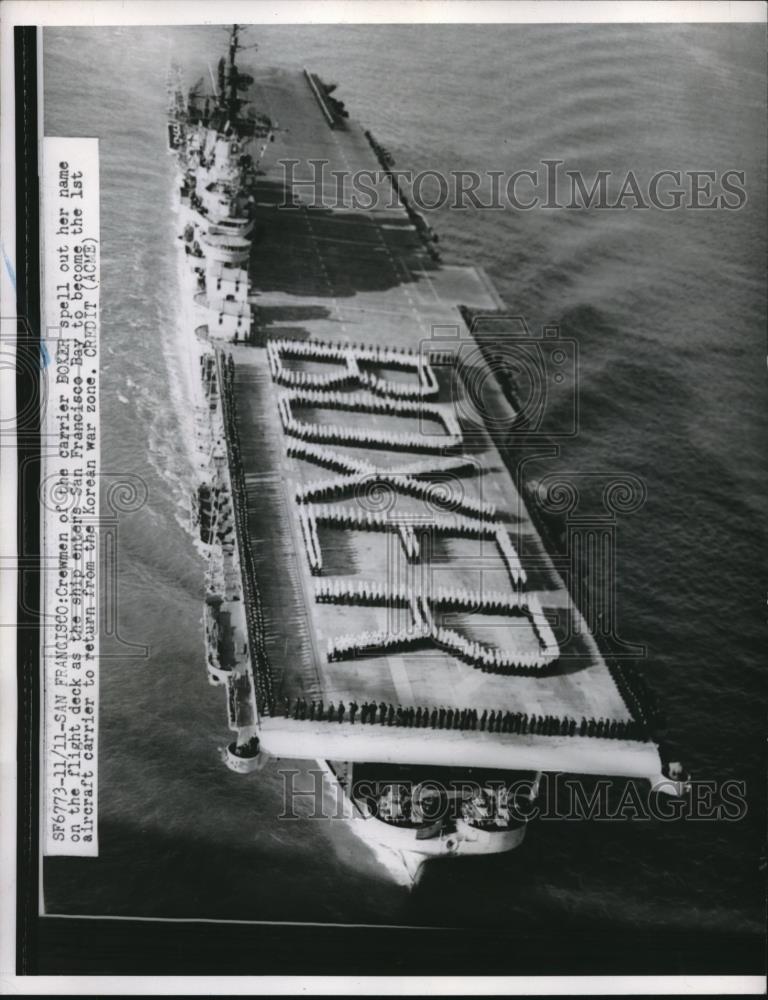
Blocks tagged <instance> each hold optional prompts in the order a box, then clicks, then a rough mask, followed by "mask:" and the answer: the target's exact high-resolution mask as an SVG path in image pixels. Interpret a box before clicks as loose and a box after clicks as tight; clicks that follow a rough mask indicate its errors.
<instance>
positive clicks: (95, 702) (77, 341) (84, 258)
mask: <svg viewBox="0 0 768 1000" xmlns="http://www.w3.org/2000/svg"><path fill="white" fill-rule="evenodd" d="M42 198H43V213H42V214H43V230H42V240H43V245H44V249H43V289H44V317H45V320H44V331H45V332H44V339H45V343H44V345H43V352H42V355H43V356H42V360H41V364H42V365H43V366H44V376H45V381H46V397H45V398H46V405H45V412H44V415H43V418H42V447H43V454H44V464H43V470H42V477H41V483H42V486H41V500H42V503H41V516H42V517H43V524H42V535H43V547H42V555H43V561H42V569H43V577H42V584H41V586H42V592H43V599H44V604H43V615H44V618H43V621H44V627H43V629H42V636H41V642H42V662H43V672H44V678H43V680H44V735H43V741H44V745H43V757H44V763H43V767H42V768H41V770H42V772H43V782H42V796H43V802H42V804H41V810H40V811H41V823H42V824H43V850H44V853H45V854H46V855H76V856H80V857H96V856H97V855H98V853H99V843H98V727H99V659H98V658H99V635H98V628H99V585H98V565H99V535H98V529H99V468H100V464H99V423H98V417H99V409H98V403H99V283H100V281H99V279H100V242H99V239H100V236H99V146H98V140H97V139H69V138H66V139H65V138H45V139H44V140H43V177H42Z"/></svg>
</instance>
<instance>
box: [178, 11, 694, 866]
mask: <svg viewBox="0 0 768 1000" xmlns="http://www.w3.org/2000/svg"><path fill="white" fill-rule="evenodd" d="M239 39H240V29H239V28H238V27H237V26H235V27H234V28H233V29H232V31H231V33H230V40H229V52H228V57H225V58H222V60H220V62H219V65H218V79H217V77H216V75H215V74H214V73H213V72H212V71H211V72H210V79H211V84H212V91H213V92H212V93H211V94H208V95H207V96H204V95H203V94H202V92H201V85H202V84H201V83H199V84H197V85H196V86H195V87H194V88H192V90H191V91H190V92H188V93H186V94H185V93H184V91H183V89H182V88H181V87H180V86H175V87H174V88H172V99H171V108H170V114H169V126H168V129H169V133H168V134H169V146H170V149H171V151H172V152H173V153H174V155H175V157H176V161H177V164H178V170H179V177H178V186H177V190H178V196H179V213H180V214H179V221H180V232H179V240H180V244H179V245H180V247H181V255H182V259H183V268H182V270H183V289H184V291H183V294H184V296H185V306H188V308H189V313H188V316H189V326H190V334H191V335H192V333H193V331H194V335H196V338H197V340H196V343H197V345H198V347H199V353H200V377H201V384H202V387H203V397H204V404H203V411H204V419H203V420H202V422H201V428H202V431H201V433H202V437H201V446H202V447H203V448H204V451H205V461H204V475H203V477H202V480H201V483H200V486H199V489H198V493H197V496H196V498H195V508H196V512H197V525H198V531H199V535H200V539H201V541H202V542H203V544H204V546H205V549H206V553H207V557H208V570H207V577H206V584H207V596H206V603H205V615H204V623H205V643H206V655H207V670H208V677H209V680H210V682H211V683H212V684H214V685H220V686H222V687H223V688H224V689H225V691H226V695H227V711H228V720H229V726H230V729H231V730H232V731H233V733H234V734H235V735H234V739H233V740H232V741H231V743H230V744H229V746H228V748H227V750H226V753H225V759H226V763H227V764H228V766H229V767H231V768H232V769H234V770H236V771H241V772H250V771H253V770H256V769H258V768H260V767H261V766H262V765H263V763H264V759H265V756H272V757H283V758H307V759H316V760H318V761H320V762H321V763H322V766H323V768H324V769H325V771H326V773H327V775H328V777H329V780H331V781H332V782H334V783H335V784H336V786H337V787H338V788H340V789H342V791H343V793H344V796H345V798H344V801H345V804H346V808H347V810H348V816H349V818H350V820H351V825H352V826H353V828H355V830H356V832H358V833H359V834H360V835H361V836H362V837H364V839H367V840H369V841H375V842H376V843H378V844H381V845H383V846H385V847H387V848H389V849H391V850H392V851H393V852H395V853H397V854H398V855H399V856H400V857H402V858H403V860H404V861H405V862H406V864H407V865H408V866H409V868H410V869H411V870H415V867H416V866H415V864H414V859H415V860H416V861H418V860H420V859H424V858H427V857H431V856H445V855H464V854H479V853H489V852H496V851H506V850H510V849H511V848H514V847H516V846H517V845H518V844H519V843H520V842H521V841H522V839H523V836H524V834H525V829H526V823H525V818H524V816H523V815H522V810H521V809H519V808H517V807H518V806H519V805H520V802H519V795H520V792H519V787H521V785H522V786H525V782H522V783H521V782H520V781H518V780H517V779H520V778H526V779H529V783H528V785H527V788H528V793H527V797H528V798H530V797H531V796H535V794H536V787H537V782H538V779H539V777H540V776H541V774H542V773H543V772H550V771H555V772H568V773H573V774H582V775H617V776H626V777H632V778H638V779H643V780H644V781H648V782H650V783H651V784H652V785H655V784H657V783H658V782H661V781H662V780H663V774H666V775H667V776H668V775H669V771H668V769H663V768H662V761H661V758H660V755H659V749H658V747H657V745H656V743H655V742H654V739H653V736H652V733H653V725H652V718H651V715H652V712H651V708H650V707H649V701H648V696H647V693H646V692H645V691H644V689H643V688H642V685H638V683H637V679H636V678H635V677H633V675H631V674H630V672H629V671H628V670H626V669H622V668H621V667H620V666H619V665H617V664H609V663H608V662H606V659H605V658H604V656H603V655H602V653H601V651H600V649H599V648H598V645H597V643H596V641H595V639H594V638H593V637H592V635H591V634H590V631H589V629H588V628H587V626H586V623H585V621H584V619H583V618H582V616H581V614H580V612H579V609H578V608H577V607H576V606H575V604H574V602H573V600H572V599H571V596H570V594H569V593H568V590H567V589H566V587H565V585H564V583H563V581H562V579H561V577H560V576H559V575H558V573H557V571H556V570H555V567H554V565H553V563H552V561H551V559H550V557H549V556H548V554H547V551H546V550H545V548H544V545H543V544H542V541H541V537H540V534H539V531H538V530H537V527H536V525H535V524H534V522H533V520H532V518H531V516H530V514H529V511H528V509H527V506H526V503H525V499H524V495H523V492H524V491H523V487H522V485H521V484H520V483H519V482H518V481H517V480H518V477H517V476H516V475H515V474H514V470H513V464H512V461H511V458H510V455H509V454H508V449H507V448H506V446H505V445H504V442H503V439H502V438H503V436H502V435H499V434H498V433H496V432H495V428H509V427H510V426H514V421H515V418H516V412H515V405H514V400H513V399H510V398H509V394H508V393H506V392H505V391H503V390H502V388H501V386H500V385H499V384H498V382H497V381H496V379H495V376H494V373H493V372H492V370H491V367H490V365H489V361H488V358H487V357H486V353H485V352H484V350H483V344H482V336H481V334H480V332H479V327H476V326H475V325H474V324H473V323H472V322H471V321H470V322H469V323H468V322H467V317H472V316H482V315H496V316H499V315H503V313H504V308H505V307H504V303H503V302H502V301H501V300H500V299H499V297H498V295H497V293H496V292H495V290H494V288H493V286H492V284H491V282H490V280H489V279H488V278H487V276H486V275H485V273H484V272H483V271H482V270H481V269H479V268H477V267H470V266H447V265H444V264H442V263H441V261H440V259H439V255H438V253H437V251H436V248H435V237H434V234H433V233H432V231H431V230H430V228H429V227H428V226H427V225H426V223H425V222H424V220H423V218H422V217H421V216H420V215H419V213H417V212H416V211H415V210H414V208H413V207H412V206H411V205H410V204H409V203H408V200H407V198H405V197H404V196H403V195H402V193H401V192H400V191H399V189H398V185H397V181H396V178H395V177H394V175H393V174H392V172H391V170H390V167H391V165H392V159H391V157H390V155H389V154H388V153H387V151H386V150H385V149H383V148H382V147H381V146H380V145H379V144H378V143H377V142H376V141H375V140H374V139H373V137H372V136H371V135H370V133H368V132H364V131H363V130H362V129H361V128H360V127H359V126H358V125H357V124H356V123H354V122H353V121H352V120H350V118H349V116H348V114H347V111H346V109H345V108H344V106H343V104H341V102H339V101H338V100H337V99H336V98H335V97H333V96H331V95H332V93H333V89H334V88H333V87H331V86H327V85H326V84H324V83H323V81H322V80H320V79H319V77H317V76H316V75H314V74H312V73H310V72H308V71H307V70H304V71H303V72H302V71H297V72H291V71H285V70H279V71H278V70H264V71H261V72H260V73H259V75H258V77H257V78H256V79H254V78H252V77H251V76H249V75H246V74H243V73H242V72H241V71H240V70H239V69H238V67H237V61H236V58H237V53H238V49H239V47H240V42H239ZM267 149H269V150H270V155H269V156H268V157H266V156H265V151H266V150H267ZM312 160H315V161H323V162H324V163H325V164H326V170H327V175H326V176H327V177H328V181H327V183H328V185H329V186H333V191H334V194H335V200H333V199H330V207H329V199H326V200H323V202H322V204H319V205H318V204H317V202H318V197H317V196H318V193H321V194H323V193H327V192H325V191H324V189H323V190H321V191H320V192H318V188H317V183H318V182H317V171H316V169H315V172H314V174H313V175H312V179H311V180H310V179H309V175H308V174H307V173H306V170H305V173H304V174H303V175H302V174H301V173H300V171H301V168H302V167H305V168H306V165H307V164H308V163H310V161H312ZM286 163H290V164H291V167H290V171H289V172H288V173H286ZM334 171H335V172H336V175H338V176H342V177H350V176H351V175H352V174H353V173H354V172H355V171H369V172H370V175H371V182H372V184H373V188H374V190H375V195H376V197H375V198H374V199H373V201H374V204H373V205H372V206H366V207H356V206H354V205H351V204H349V203H348V200H347V199H346V198H345V197H344V194H345V192H344V190H343V187H342V190H341V192H340V191H339V187H338V179H337V176H336V175H334ZM302 177H303V179H302ZM321 183H322V184H324V183H325V182H324V181H322V182H321ZM339 194H341V197H338V195H339ZM477 386H482V387H483V392H482V398H483V408H482V409H483V412H482V413H478V409H477V406H476V405H474V404H473V400H476V395H477V394H476V389H477ZM674 776H675V774H674V772H673V777H674ZM677 776H679V774H678V775H677ZM670 787H671V786H670V784H669V782H667V784H666V790H669V788H670Z"/></svg>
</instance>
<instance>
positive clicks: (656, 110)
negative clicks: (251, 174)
mask: <svg viewBox="0 0 768 1000" xmlns="http://www.w3.org/2000/svg"><path fill="white" fill-rule="evenodd" d="M250 34H251V35H252V36H253V38H254V39H258V41H259V45H260V49H259V51H258V52H257V53H254V52H250V53H248V55H249V57H252V59H253V60H254V61H255V60H260V61H262V62H263V63H264V64H265V65H286V66H287V65H294V66H295V65H307V66H309V67H311V68H312V69H313V70H314V71H316V72H318V73H319V74H320V75H321V76H322V77H323V78H324V79H326V80H333V81H334V82H337V83H338V85H339V91H338V95H339V96H340V97H341V98H342V99H343V100H345V101H346V103H347V105H348V106H349V107H350V109H351V111H352V113H353V115H354V116H355V117H356V118H357V119H358V120H359V121H361V122H362V123H363V124H364V125H365V126H366V127H369V128H370V129H371V130H372V131H373V133H374V134H375V136H376V137H377V138H378V139H379V140H380V141H381V142H383V143H384V144H385V145H386V146H387V147H388V148H389V149H390V150H391V151H392V153H393V154H394V156H395V159H396V161H397V164H398V166H399V167H401V168H411V169H413V170H414V171H418V170H423V169H440V170H449V169H475V170H480V171H483V170H504V171H507V172H511V171H513V170H516V169H533V168H536V167H537V166H538V164H539V163H540V161H541V160H542V159H544V158H547V157H551V158H558V159H561V160H564V161H566V167H567V168H569V169H581V170H582V171H583V172H584V173H585V174H586V175H589V174H591V173H594V172H595V171H596V170H598V169H608V170H613V171H616V172H617V173H619V174H621V173H623V172H625V171H626V170H628V169H630V168H631V169H633V170H634V171H635V172H636V173H637V175H638V176H644V177H648V176H650V174H651V173H652V172H653V171H654V170H657V169H663V168H667V169H678V170H696V169H699V170H716V171H718V172H722V171H725V170H728V169H736V170H743V171H745V173H746V189H747V193H748V201H747V204H746V205H745V207H744V208H743V209H742V210H741V211H737V212H727V211H718V212H708V211H699V212H697V211H675V212H660V211H657V210H649V211H642V210H629V211H623V212H600V211H595V210H590V211H586V212H569V211H550V212H548V211H545V210H536V211H530V212H513V211H506V212H483V211H479V210H472V209H469V210H466V211H456V210H451V209H449V208H446V209H442V210H440V211H436V212H434V213H432V214H431V215H430V218H429V222H430V223H431V224H432V225H433V226H434V228H435V229H436V230H437V231H438V232H439V234H440V237H441V242H440V248H441V251H442V253H443V256H444V259H445V260H446V261H448V262H472V263H479V264H481V265H483V266H485V268H486V269H487V270H488V272H489V274H490V275H491V277H492V279H493V280H494V282H495V284H496V286H497V288H498V290H499V292H500V293H501V295H502V297H503V298H504V300H505V302H506V303H507V304H508V306H509V308H510V310H511V311H513V312H514V313H516V314H519V315H521V316H524V317H525V318H526V321H527V322H528V324H529V326H530V328H531V330H533V331H536V330H539V329H540V328H541V327H542V326H543V325H544V324H550V325H551V324H556V325H558V326H559V327H560V330H561V334H562V336H563V337H567V338H571V339H573V340H574V341H575V342H576V343H577V345H578V352H579V358H580V367H579V377H578V392H579V402H580V423H579V432H578V434H577V435H576V436H575V437H572V438H569V439H567V440H563V441H561V442H559V443H560V449H559V452H558V453H557V455H554V456H550V457H548V458H542V459H539V460H536V461H534V462H532V463H531V465H530V474H531V475H532V476H541V475H544V474H546V473H553V472H557V473H573V472H575V471H578V470H582V471H583V470H587V471H591V472H596V473H599V474H600V475H605V476H607V477H612V476H619V475H621V474H632V475H634V476H636V477H638V478H639V479H641V480H642V481H643V482H644V484H645V486H646V489H647V500H646V502H645V504H644V505H643V506H642V508H641V509H639V510H637V511H635V512H633V513H631V514H627V515H625V516H620V517H619V521H618V543H617V563H618V580H617V609H618V610H617V621H618V630H619V634H620V635H621V638H622V639H623V640H624V641H625V642H633V643H640V644H643V645H644V646H645V647H646V648H647V655H646V657H644V658H643V660H642V670H643V671H644V672H645V674H646V676H647V678H648V681H649V683H650V684H651V686H652V687H653V689H654V691H655V692H656V693H657V695H658V697H659V700H660V701H661V702H662V704H663V705H664V706H665V708H666V712H667V716H668V723H669V725H668V729H669V732H670V733H671V734H672V735H673V736H674V739H675V742H676V743H677V744H679V746H680V747H681V753H682V754H683V756H684V759H685V761H686V763H687V764H688V766H689V767H690V768H691V770H692V771H693V772H694V773H695V775H696V776H697V777H702V778H709V779H713V780H716V781H723V780H726V779H739V780H743V781H745V782H746V784H747V790H748V801H749V809H748V813H747V816H746V817H745V818H744V819H743V820H742V821H740V822H700V823H666V824H664V823H658V822H643V821H638V822H634V823H598V822H592V823H543V822H542V823H540V824H538V825H536V826H535V827H534V828H532V829H531V830H530V831H529V835H528V837H527V839H526V842H525V843H524V845H523V847H522V848H521V849H520V850H518V851H516V852H513V853H511V854H508V855H504V856H500V857H495V858H483V859H479V860H478V861H473V862H468V863H466V864H453V865H451V864H450V863H448V864H442V863H437V864H435V865H434V866H433V867H431V868H430V869H429V871H428V872H427V873H426V875H425V877H424V878H423V880H422V881H421V883H420V884H419V886H418V887H417V888H416V889H415V890H414V891H412V892H408V891H406V890H405V889H403V888H402V887H401V886H399V885H398V884H397V883H396V882H395V881H394V880H393V878H392V876H391V873H390V872H389V871H388V870H387V869H386V867H384V866H383V865H382V864H381V863H380V862H379V861H378V860H377V859H376V858H375V857H374V856H373V854H372V853H371V852H370V851H369V850H368V848H366V847H365V846H364V845H362V844H361V843H360V842H358V840H357V839H356V838H355V837H354V836H353V835H352V834H351V833H349V831H347V830H346V829H345V828H344V827H343V826H342V825H341V824H339V823H333V822H332V821H331V822H301V821H297V822H286V821H282V822H281V821H277V820H276V818H275V817H276V815H277V814H278V813H279V811H280V798H281V781H282V779H281V777H280V775H279V774H278V773H277V770H276V768H275V767H269V768H267V769H266V770H265V771H264V772H262V773H260V774H257V775H251V776H248V777H241V776H238V775H234V774H232V773H230V772H229V771H228V770H227V769H226V768H225V767H224V766H223V765H222V763H221V761H220V759H219V747H221V746H223V745H224V744H225V743H226V742H227V741H228V738H229V734H228V731H227V729H226V712H225V704H224V696H223V694H222V692H221V690H219V689H214V688H211V687H209V686H208V684H207V681H206V677H205V670H204V663H203V651H202V650H203V647H202V627H201V597H202V592H203V579H202V574H203V562H202V559H201V557H200V555H199V554H198V552H197V550H196V548H195V545H194V539H193V536H192V534H191V532H190V530H189V524H188V522H189V507H190V494H191V489H192V486H193V483H194V482H195V466H196V465H197V463H198V455H197V452H196V449H195V440H194V434H193V431H192V428H191V427H190V424H189V420H188V414H189V412H190V407H191V405H192V398H193V394H192V382H193V379H194V377H195V365H196V364H197V352H196V350H195V349H194V348H190V347H189V342H188V341H187V340H186V339H185V337H184V336H183V333H184V331H183V330H181V329H180V324H179V322H178V319H179V317H178V311H177V298H176V288H177V279H176V270H175V268H176V263H175V253H174V251H173V249H172V246H173V242H174V239H175V235H176V226H175V221H174V217H173V213H172V202H171V178H172V165H171V162H170V159H169V158H168V157H167V155H166V152H165V108H166V84H165V81H166V73H167V70H168V66H169V63H170V60H171V59H173V60H175V61H176V62H178V63H179V64H180V65H181V66H182V68H183V69H184V71H185V73H186V75H187V79H188V80H189V81H190V82H192V81H193V80H194V78H195V76H196V75H200V74H202V73H203V72H205V66H206V63H207V62H208V61H211V63H213V62H214V61H215V60H216V59H217V58H218V55H219V53H220V52H221V51H223V46H224V44H225V39H226V35H225V29H223V28H218V27H208V28H203V27H194V28H192V27H190V28H181V29H178V28H177V29H161V28H157V29H134V28H131V29H129V28H118V29H99V30H89V29H82V28H81V29H55V30H53V29H47V30H46V31H45V36H44V73H45V130H46V133H47V134H58V135H83V136H92V135H96V136H98V137H99V138H100V140H101V186H102V239H103V260H104V265H103V290H102V303H103V327H102V359H103V366H102V411H103V417H102V462H103V466H104V471H105V472H106V473H111V474H114V475H117V476H119V475H121V474H123V473H129V474H132V475H139V476H141V477H143V479H144V480H145V482H146V485H147V490H148V499H147V503H146V504H145V505H144V506H143V507H141V509H139V510H138V511H135V512H133V513H128V514H124V515H122V516H121V520H120V528H119V580H118V599H119V607H118V621H119V642H118V641H117V640H114V641H112V642H111V643H109V642H105V643H104V648H103V652H104V653H105V654H109V655H106V656H105V658H104V661H103V664H102V675H101V676H102V681H101V684H102V689H101V690H102V709H101V727H102V728H101V763H100V767H101V774H100V796H101V800H100V841H101V854H100V857H99V859H98V860H85V861H80V860H69V859H55V860H49V861H47V862H46V865H45V871H44V889H45V901H46V907H47V910H48V911H49V912H54V913H70V914H76V913H77V914H85V913H87V914H102V915H122V916H138V915H141V916H164V917H174V916H184V917H190V916H199V917H210V918H229V919H246V920H291V921H293V920H299V921H328V922H342V923H344V922H349V923H384V924H401V923H405V924H426V925H440V926H442V925H446V924H448V925H452V926H455V925H459V924H471V925H483V924H492V925H493V926H495V927H498V926H499V925H502V926H504V925H508V926H509V927H510V928H512V929H520V928H525V927H534V926H542V927H555V926H557V927H562V928H564V929H567V928H568V927H577V926H578V927H581V928H583V927H585V926H589V925H590V924H594V925H595V926H598V925H608V924H610V925H611V926H613V927H628V928H637V929H639V930H642V929H645V928H650V927H655V928H660V929H661V930H662V931H663V929H664V928H670V929H674V928H686V929H689V930H693V931H695V930H697V929H701V930H707V931H713V930H714V931H718V930H723V931H730V932H737V933H744V934H745V935H748V934H749V935H751V934H757V933H759V932H760V930H761V928H762V899H763V888H762V886H763V875H762V868H761V845H762V842H763V835H764V804H763V772H764V764H765V760H764V727H765V682H764V678H763V672H762V670H761V667H760V663H761V662H763V658H762V657H761V655H760V653H761V645H762V644H763V640H764V628H765V620H766V604H765V600H766V598H765V592H764V589H762V588H763V584H764V579H765V576H764V571H765V565H764V562H763V560H764V551H765V541H766V538H765V535H766V531H765V523H764V520H763V518H762V510H763V506H764V494H765V485H766V475H765V473H766V464H765V457H764V441H765V440H766V407H765V383H764V378H765V367H764V365H765V360H764V355H765V345H764V331H765V321H766V306H765V293H766V279H765V275H766V228H765V223H766V202H765V189H766V166H765V119H764V94H765V68H766V67H765V51H764V32H763V30H762V29H760V28H758V27H746V26H736V27H725V26H711V27H709V26H707V27H705V26H698V27H691V26H666V27H663V28H662V27H660V26H659V27H657V26H642V27H641V26H629V25H627V26H600V25H595V26H525V27H521V26H493V27H487V28H480V27H454V26H445V27H439V28H438V27H434V28H430V29H428V30H427V29H415V28H411V27H404V26H385V27H364V26H343V27H301V28H297V27H287V26H285V27H269V28H259V29H255V28H254V29H252V30H251V31H250ZM761 445H763V447H761ZM130 644H133V645H130ZM143 647H148V648H147V651H146V652H145V651H144V649H143ZM295 766H296V768H297V769H300V770H301V769H303V765H301V764H296V765H295ZM310 807H311V803H306V804H305V806H304V808H306V809H307V810H309V809H310ZM447 889H448V890H449V894H450V899H452V900H454V901H457V902H458V904H459V905H457V906H455V907H452V908H449V909H447V908H446V905H445V903H446V890H447ZM480 901H481V902H480ZM511 961H512V960H511Z"/></svg>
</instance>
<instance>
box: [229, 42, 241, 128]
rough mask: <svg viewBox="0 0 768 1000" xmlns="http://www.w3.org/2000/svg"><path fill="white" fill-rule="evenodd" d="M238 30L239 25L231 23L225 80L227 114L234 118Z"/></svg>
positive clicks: (235, 111)
mask: <svg viewBox="0 0 768 1000" xmlns="http://www.w3.org/2000/svg"><path fill="white" fill-rule="evenodd" d="M239 32H240V25H239V24H233V25H232V30H231V31H230V35H229V73H228V74H227V77H228V79H227V82H228V84H229V101H228V104H229V108H228V110H229V116H230V118H234V117H235V116H236V115H237V110H238V107H237V105H238V100H237V66H236V65H235V57H236V56H237V49H238V43H239V39H238V35H239Z"/></svg>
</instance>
